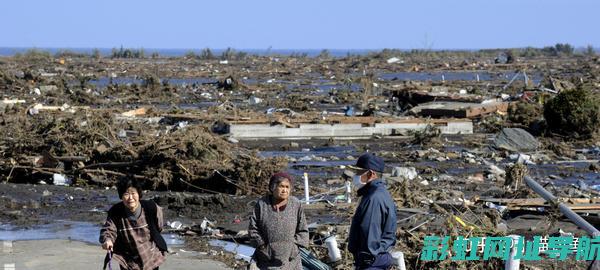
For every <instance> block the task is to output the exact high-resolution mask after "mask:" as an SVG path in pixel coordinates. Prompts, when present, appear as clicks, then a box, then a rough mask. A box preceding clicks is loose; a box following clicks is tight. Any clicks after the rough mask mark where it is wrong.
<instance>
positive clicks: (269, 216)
mask: <svg viewBox="0 0 600 270" xmlns="http://www.w3.org/2000/svg"><path fill="white" fill-rule="evenodd" d="M291 190H292V177H291V176H290V175H289V174H287V173H276V174H274V175H273V176H272V177H271V179H270V181H269V194H268V195H266V196H265V197H263V198H261V199H259V200H258V201H257V203H256V205H255V207H254V212H253V214H252V216H251V217H250V225H249V228H248V233H249V234H250V237H251V238H252V239H253V240H254V242H255V245H256V250H255V252H254V255H253V259H254V260H255V261H256V265H257V266H258V268H260V269H283V270H287V269H293V270H296V269H302V260H301V258H300V253H299V248H300V247H308V229H307V227H306V218H305V216H304V210H303V207H302V204H301V203H300V201H299V200H298V199H296V197H293V196H290V193H291Z"/></svg>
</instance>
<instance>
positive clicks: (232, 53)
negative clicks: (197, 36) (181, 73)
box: [184, 48, 248, 60]
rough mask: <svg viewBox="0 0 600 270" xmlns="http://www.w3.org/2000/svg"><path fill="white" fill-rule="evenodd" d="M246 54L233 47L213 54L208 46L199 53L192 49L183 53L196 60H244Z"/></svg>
mask: <svg viewBox="0 0 600 270" xmlns="http://www.w3.org/2000/svg"><path fill="white" fill-rule="evenodd" d="M247 56H248V53H247V52H244V51H236V50H235V49H233V48H227V49H225V51H223V52H222V53H221V55H220V56H217V55H215V54H214V53H213V52H212V50H211V49H210V48H204V49H202V50H201V51H200V54H196V53H195V52H194V51H189V52H187V53H186V54H185V56H184V57H185V58H188V59H198V60H217V59H218V60H244V59H245V58H246V57H247Z"/></svg>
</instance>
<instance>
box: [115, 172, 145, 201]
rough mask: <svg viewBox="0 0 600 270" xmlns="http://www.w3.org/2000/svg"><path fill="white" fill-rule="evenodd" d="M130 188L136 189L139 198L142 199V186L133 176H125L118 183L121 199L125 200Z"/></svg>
mask: <svg viewBox="0 0 600 270" xmlns="http://www.w3.org/2000/svg"><path fill="white" fill-rule="evenodd" d="M130 187H132V188H135V190H137V193H138V195H139V198H140V199H141V198H142V185H141V184H140V182H139V181H136V180H135V179H134V178H133V176H125V177H121V178H120V179H119V182H118V183H117V192H118V193H119V198H123V194H125V192H127V189H129V188H130Z"/></svg>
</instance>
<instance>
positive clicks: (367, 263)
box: [354, 252, 394, 270]
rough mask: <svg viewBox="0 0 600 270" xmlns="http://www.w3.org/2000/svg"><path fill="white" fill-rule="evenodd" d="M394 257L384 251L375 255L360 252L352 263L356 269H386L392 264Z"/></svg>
mask: <svg viewBox="0 0 600 270" xmlns="http://www.w3.org/2000/svg"><path fill="white" fill-rule="evenodd" d="M393 262H394V258H392V254H390V253H388V252H386V253H381V254H379V255H377V256H373V255H371V254H365V253H361V254H359V256H358V258H356V259H355V261H354V265H355V266H356V269H357V270H387V269H390V268H391V267H392V265H393Z"/></svg>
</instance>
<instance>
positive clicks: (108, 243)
mask: <svg viewBox="0 0 600 270" xmlns="http://www.w3.org/2000/svg"><path fill="white" fill-rule="evenodd" d="M102 248H103V249H105V250H110V251H112V249H113V242H112V241H111V240H110V239H107V240H106V241H104V243H102Z"/></svg>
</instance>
